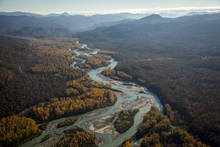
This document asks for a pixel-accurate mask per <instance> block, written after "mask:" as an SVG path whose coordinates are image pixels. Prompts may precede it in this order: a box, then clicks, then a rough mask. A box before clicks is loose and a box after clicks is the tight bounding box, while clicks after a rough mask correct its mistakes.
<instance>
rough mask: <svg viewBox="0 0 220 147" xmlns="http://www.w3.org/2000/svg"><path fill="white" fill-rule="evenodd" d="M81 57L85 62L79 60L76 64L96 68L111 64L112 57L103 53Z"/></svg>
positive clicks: (83, 67) (85, 67)
mask: <svg viewBox="0 0 220 147" xmlns="http://www.w3.org/2000/svg"><path fill="white" fill-rule="evenodd" d="M80 58H81V59H84V60H85V62H81V61H77V63H76V66H78V67H79V68H81V69H89V70H90V69H96V68H98V67H102V66H106V65H108V64H109V60H110V57H109V56H107V55H105V54H103V53H101V54H99V53H98V54H96V55H93V56H86V55H80Z"/></svg>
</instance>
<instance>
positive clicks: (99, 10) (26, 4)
mask: <svg viewBox="0 0 220 147" xmlns="http://www.w3.org/2000/svg"><path fill="white" fill-rule="evenodd" d="M215 8H218V9H220V0H0V11H6V12H13V11H22V12H32V13H38V14H49V13H63V12H67V13H69V14H86V15H90V14H106V13H121V12H130V13H145V12H147V11H164V10H166V11H169V10H178V9H183V10H184V9H215Z"/></svg>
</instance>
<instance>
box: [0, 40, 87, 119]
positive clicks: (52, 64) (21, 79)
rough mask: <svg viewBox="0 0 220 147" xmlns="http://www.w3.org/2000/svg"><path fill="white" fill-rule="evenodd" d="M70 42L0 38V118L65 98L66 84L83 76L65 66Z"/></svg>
mask: <svg viewBox="0 0 220 147" xmlns="http://www.w3.org/2000/svg"><path fill="white" fill-rule="evenodd" d="M73 42H74V39H65V38H57V39H53V40H48V41H46V40H44V41H42V40H30V39H25V38H22V37H9V36H1V37H0V59H1V61H0V77H1V78H0V89H1V90H0V95H1V103H0V117H3V116H8V115H11V114H17V113H19V112H21V111H22V110H24V109H25V108H27V107H29V106H31V105H34V104H37V103H40V102H46V101H48V100H49V99H50V98H52V97H55V96H57V97H59V96H64V95H65V87H66V82H67V81H70V80H73V79H77V78H79V77H81V76H82V75H84V74H85V73H84V72H82V71H80V70H74V69H73V68H71V67H70V66H69V65H70V64H71V63H72V62H73V61H72V58H71V57H72V54H73V53H72V52H71V51H68V50H67V49H66V48H69V47H72V48H74V47H75V46H73Z"/></svg>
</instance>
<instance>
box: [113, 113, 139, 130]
mask: <svg viewBox="0 0 220 147" xmlns="http://www.w3.org/2000/svg"><path fill="white" fill-rule="evenodd" d="M137 112H138V110H133V111H127V110H122V111H120V112H119V114H118V118H117V119H116V120H115V122H114V127H115V129H116V130H117V131H118V132H119V133H124V132H126V131H127V130H128V129H129V128H130V127H131V126H132V125H133V124H134V116H135V114H136V113H137Z"/></svg>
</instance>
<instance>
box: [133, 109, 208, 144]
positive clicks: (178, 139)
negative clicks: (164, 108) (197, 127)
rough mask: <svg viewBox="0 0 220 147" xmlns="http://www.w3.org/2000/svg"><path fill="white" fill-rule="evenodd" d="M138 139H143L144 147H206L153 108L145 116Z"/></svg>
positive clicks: (139, 129) (137, 135)
mask: <svg viewBox="0 0 220 147" xmlns="http://www.w3.org/2000/svg"><path fill="white" fill-rule="evenodd" d="M136 137H137V138H142V142H141V146H143V147H149V146H154V147H159V146H164V147H170V146H172V147H186V146H195V147H206V145H205V144H204V143H202V142H201V141H199V140H197V139H196V138H194V137H193V136H192V135H190V134H189V133H188V132H187V131H186V130H185V129H183V128H181V127H179V126H174V125H173V124H172V122H171V121H170V120H169V117H165V116H164V115H163V113H162V112H161V111H159V110H158V109H157V108H156V107H154V106H152V107H151V110H150V111H149V112H148V113H146V114H145V115H144V120H143V122H142V123H141V124H140V126H139V128H138V132H137V134H136Z"/></svg>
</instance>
